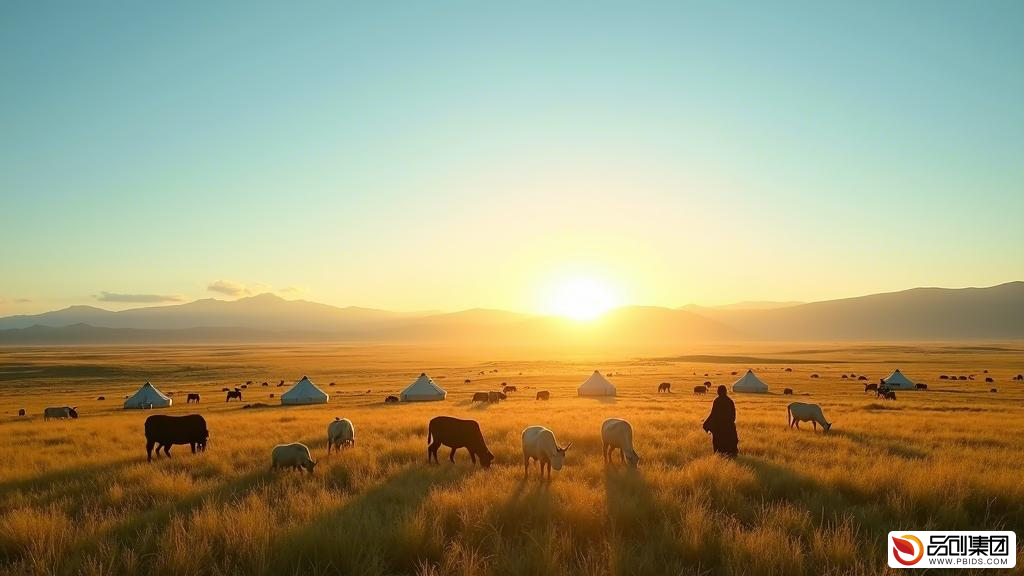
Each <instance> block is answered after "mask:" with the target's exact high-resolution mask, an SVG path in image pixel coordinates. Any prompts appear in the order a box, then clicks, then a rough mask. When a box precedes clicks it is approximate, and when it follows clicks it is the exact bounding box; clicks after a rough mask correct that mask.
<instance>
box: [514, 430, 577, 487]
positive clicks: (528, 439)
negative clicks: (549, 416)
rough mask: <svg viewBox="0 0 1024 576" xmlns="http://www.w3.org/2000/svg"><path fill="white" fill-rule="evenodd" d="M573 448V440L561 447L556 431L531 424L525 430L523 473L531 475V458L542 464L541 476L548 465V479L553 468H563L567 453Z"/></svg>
mask: <svg viewBox="0 0 1024 576" xmlns="http://www.w3.org/2000/svg"><path fill="white" fill-rule="evenodd" d="M569 448H572V442H570V443H569V445H568V446H566V447H565V448H559V447H558V443H557V442H556V441H555V433H554V432H552V431H551V430H548V429H547V428H545V427H543V426H529V427H527V428H525V429H524V430H523V469H524V470H523V475H524V477H526V476H529V475H530V459H531V458H532V459H534V460H536V461H537V462H538V463H539V464H540V476H541V478H543V477H544V466H545V465H547V467H548V480H550V479H551V469H552V468H554V469H555V470H561V469H562V465H564V464H565V453H566V452H568V450H569Z"/></svg>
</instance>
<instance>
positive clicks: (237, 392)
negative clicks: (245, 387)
mask: <svg viewBox="0 0 1024 576" xmlns="http://www.w3.org/2000/svg"><path fill="white" fill-rule="evenodd" d="M232 398H236V399H237V400H238V401H239V402H241V401H242V391H241V390H231V391H229V392H228V397H227V398H225V399H224V401H225V402H230V401H231V399H232Z"/></svg>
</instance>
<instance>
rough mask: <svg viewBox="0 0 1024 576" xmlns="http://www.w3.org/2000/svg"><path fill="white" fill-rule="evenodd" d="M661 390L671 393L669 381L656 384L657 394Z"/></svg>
mask: <svg viewBox="0 0 1024 576" xmlns="http://www.w3.org/2000/svg"><path fill="white" fill-rule="evenodd" d="M662 392H667V393H670V394H671V393H672V383H671V382H662V383H661V384H658V394H661V393H662Z"/></svg>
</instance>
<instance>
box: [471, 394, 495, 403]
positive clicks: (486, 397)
mask: <svg viewBox="0 0 1024 576" xmlns="http://www.w3.org/2000/svg"><path fill="white" fill-rule="evenodd" d="M490 401H491V395H490V394H488V393H487V392H474V393H473V402H490Z"/></svg>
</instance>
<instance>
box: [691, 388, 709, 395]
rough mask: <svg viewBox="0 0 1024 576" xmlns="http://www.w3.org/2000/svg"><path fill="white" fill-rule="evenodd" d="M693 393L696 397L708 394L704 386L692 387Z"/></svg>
mask: <svg viewBox="0 0 1024 576" xmlns="http://www.w3.org/2000/svg"><path fill="white" fill-rule="evenodd" d="M693 393H694V394H698V395H699V394H707V393H708V389H707V388H705V387H704V386H694V387H693Z"/></svg>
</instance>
